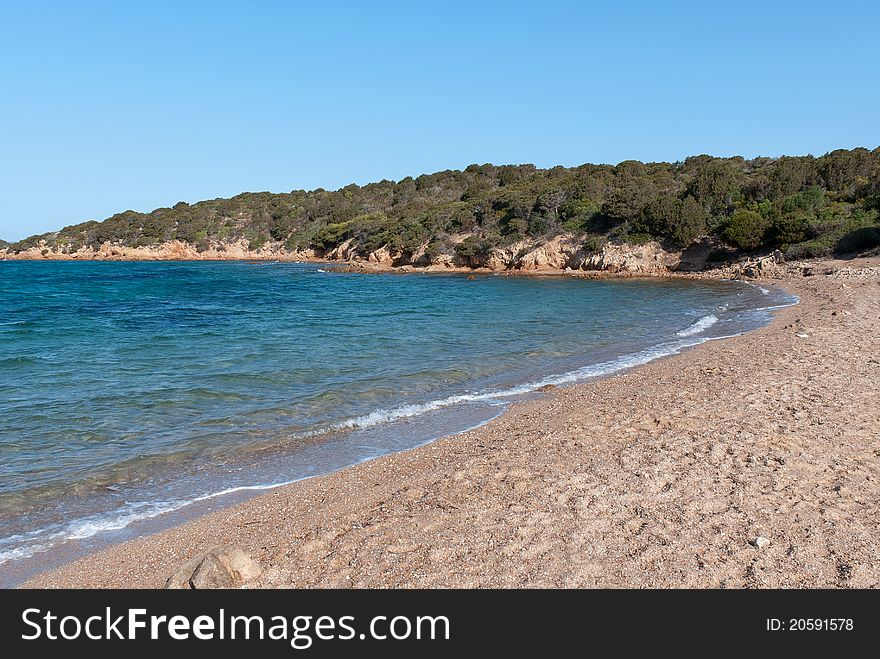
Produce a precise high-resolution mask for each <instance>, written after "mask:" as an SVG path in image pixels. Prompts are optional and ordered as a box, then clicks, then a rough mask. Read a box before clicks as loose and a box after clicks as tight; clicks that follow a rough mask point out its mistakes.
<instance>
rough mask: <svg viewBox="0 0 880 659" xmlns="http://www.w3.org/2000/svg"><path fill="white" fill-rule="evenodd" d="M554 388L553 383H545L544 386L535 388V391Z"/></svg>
mask: <svg viewBox="0 0 880 659" xmlns="http://www.w3.org/2000/svg"><path fill="white" fill-rule="evenodd" d="M556 388H557V387H556V385H555V384H545V385H544V386H542V387H538V388H537V389H535V391H542V392H543V391H553V390H554V389H556Z"/></svg>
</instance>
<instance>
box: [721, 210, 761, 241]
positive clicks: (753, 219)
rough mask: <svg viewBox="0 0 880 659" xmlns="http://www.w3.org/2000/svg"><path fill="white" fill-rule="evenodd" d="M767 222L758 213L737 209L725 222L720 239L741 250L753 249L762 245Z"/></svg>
mask: <svg viewBox="0 0 880 659" xmlns="http://www.w3.org/2000/svg"><path fill="white" fill-rule="evenodd" d="M767 228H768V222H767V220H766V219H764V217H763V216H762V215H761V214H760V213H756V212H755V211H751V210H746V209H745V208H739V209H737V210H736V211H735V212H734V214H733V216H732V217H731V218H730V219H729V220H728V221H727V224H726V226H725V228H724V231H723V232H722V234H721V235H722V238H724V240H726V241H727V242H729V243H732V244H734V245H736V246H737V247H740V248H741V249H755V248H757V247H760V246H761V245H762V244H763V243H764V234H765V233H766V232H767Z"/></svg>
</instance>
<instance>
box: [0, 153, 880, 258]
mask: <svg viewBox="0 0 880 659" xmlns="http://www.w3.org/2000/svg"><path fill="white" fill-rule="evenodd" d="M878 216H880V147H878V148H876V149H874V150H873V151H869V150H868V149H864V148H856V149H852V150H843V149H841V150H837V151H832V152H830V153H828V154H825V155H823V156H820V157H813V156H795V157H788V156H784V157H780V158H763V157H762V158H754V159H751V160H746V159H744V158H741V157H732V158H716V157H711V156H707V155H700V156H693V157H690V158H687V159H686V160H684V161H683V162H675V163H666V162H660V163H642V162H639V161H635V160H628V161H624V162H621V163H619V164H618V165H616V166H614V165H591V164H586V165H581V166H579V167H571V168H566V167H553V168H550V169H539V168H537V167H535V166H533V165H500V166H497V165H490V164H486V165H471V166H469V167H467V168H466V169H464V170H463V171H457V170H447V171H442V172H436V173H434V174H424V175H422V176H417V177H415V178H412V177H407V178H404V179H402V180H400V181H396V182H395V181H388V180H384V181H380V182H378V183H371V184H369V185H365V186H358V185H354V184H352V185H348V186H346V187H344V188H341V189H339V190H336V191H332V192H330V191H327V190H323V189H317V190H312V191H304V190H294V191H292V192H289V193H280V194H275V193H268V192H258V193H244V194H240V195H237V196H235V197H232V198H231V199H215V200H212V201H202V202H199V203H196V204H187V203H184V202H180V203H178V204H176V205H174V206H172V207H170V208H157V209H156V210H154V211H152V212H150V213H139V212H134V211H125V212H122V213H118V214H116V215H114V216H112V217H110V218H108V219H106V220H104V221H103V222H97V221H90V222H84V223H82V224H76V225H73V226H68V227H65V228H63V229H61V230H60V231H58V232H53V233H49V234H43V235H39V236H33V237H31V238H27V239H25V240H22V241H20V242H17V243H14V244H12V245H9V246H8V249H9V250H10V252H17V251H21V250H26V249H28V248H32V247H34V246H37V245H39V244H40V241H45V243H46V247H49V248H51V249H52V250H53V251H60V252H64V253H70V252H74V251H76V250H80V249H82V248H92V249H98V248H99V247H100V246H101V245H102V244H104V243H110V244H114V245H121V246H127V247H149V246H155V245H161V244H162V243H166V242H168V241H173V240H177V241H182V242H184V243H188V244H190V245H192V246H194V247H195V248H196V249H197V250H199V251H203V250H207V249H212V248H218V247H219V248H220V249H222V248H223V245H227V244H231V243H234V242H238V241H245V242H246V244H247V246H248V247H249V248H250V249H258V248H260V247H262V246H264V245H270V244H271V245H277V246H281V247H283V248H284V249H286V250H289V251H302V250H305V249H307V248H311V249H314V250H315V251H316V252H317V253H318V254H322V253H326V252H328V251H329V250H332V249H334V248H335V247H337V246H339V245H340V244H342V243H344V242H346V241H349V243H348V244H349V245H350V246H352V248H353V249H354V250H355V252H356V253H358V254H364V255H366V254H368V253H370V252H372V251H374V250H376V249H378V248H381V247H383V246H386V247H387V248H388V250H389V251H390V252H393V253H396V254H401V255H404V256H405V255H408V254H413V253H415V252H416V251H418V250H420V251H421V252H422V253H424V254H428V255H437V254H455V255H458V256H461V257H464V258H469V259H471V258H473V257H475V256H476V257H479V256H480V255H485V254H488V253H490V252H492V250H495V249H498V248H503V247H504V246H506V245H511V244H514V243H516V242H517V241H523V240H527V241H531V242H538V243H539V242H540V241H545V240H549V239H551V238H553V237H554V236H556V235H559V234H567V235H573V236H575V237H576V239H577V240H579V241H582V244H583V245H584V246H585V248H587V249H599V248H601V247H602V246H603V245H604V244H605V243H606V242H608V241H611V242H615V243H628V244H642V243H645V242H648V241H651V240H657V241H659V242H660V243H661V244H662V245H663V246H664V247H665V248H667V249H676V248H683V247H685V246H687V245H689V244H691V243H692V242H693V241H695V240H698V239H706V238H708V239H709V240H710V241H711V243H712V246H713V255H714V258H716V259H718V260H723V259H726V258H731V257H735V256H736V255H737V254H740V253H748V252H753V251H761V250H775V249H778V250H781V251H782V252H783V254H784V255H785V256H786V258H789V259H797V258H806V257H817V256H827V255H831V254H834V253H844V252H846V253H851V252H857V251H864V250H869V249H872V248H874V247H877V246H878V245H880V223H878ZM0 248H2V247H0Z"/></svg>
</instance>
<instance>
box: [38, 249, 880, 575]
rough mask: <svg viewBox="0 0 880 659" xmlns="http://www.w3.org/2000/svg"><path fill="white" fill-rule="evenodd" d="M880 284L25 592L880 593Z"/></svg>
mask: <svg viewBox="0 0 880 659" xmlns="http://www.w3.org/2000/svg"><path fill="white" fill-rule="evenodd" d="M877 265H878V263H877V259H874V260H873V261H868V262H864V261H863V262H861V263H849V264H836V265H835V266H834V267H835V268H837V271H836V272H835V274H833V275H825V274H820V273H821V272H823V269H822V268H814V272H816V273H817V274H814V275H813V276H809V277H801V276H799V275H798V274H797V273H798V272H799V270H798V269H795V268H792V269H790V272H789V274H788V275H780V276H784V277H786V279H785V281H783V282H781V283H782V285H783V286H784V287H785V288H787V289H788V290H790V291H791V292H794V293H796V294H798V295H800V296H801V299H802V301H801V304H800V305H798V306H797V307H792V308H788V309H784V310H782V311H780V312H779V313H778V315H777V317H776V319H775V320H774V321H773V322H772V323H771V324H770V325H769V326H767V327H765V328H762V329H760V330H757V331H755V332H752V333H749V334H747V335H744V336H741V337H737V338H733V339H727V340H724V341H713V342H709V343H706V344H704V345H702V346H699V347H697V348H695V349H692V350H689V351H687V352H685V353H683V354H681V355H678V356H675V357H671V358H667V359H663V360H660V361H657V362H653V363H651V364H648V365H645V366H642V367H640V368H637V369H634V370H631V371H628V372H626V373H623V374H620V375H617V376H614V377H610V378H607V379H603V380H600V381H596V382H592V383H587V384H581V385H576V386H572V387H569V388H565V389H558V390H555V391H552V392H549V393H547V394H545V395H544V396H542V397H541V398H540V399H537V400H533V401H528V402H525V403H520V404H518V405H515V406H513V407H512V408H511V409H510V410H509V411H508V412H506V413H505V414H504V415H502V416H501V417H500V418H499V419H497V420H495V421H494V422H492V423H490V424H488V425H486V426H484V427H482V428H479V429H477V430H474V431H471V432H466V433H463V434H461V435H456V436H453V437H448V438H445V439H441V440H439V441H436V442H434V443H432V444H429V445H427V446H424V447H421V448H418V449H414V450H410V451H406V452H402V453H397V454H394V455H390V456H386V457H383V458H379V459H376V460H373V461H371V462H367V463H363V464H361V465H358V466H355V467H351V468H348V469H345V470H343V471H340V472H337V473H335V474H330V475H327V476H322V477H319V478H315V479H311V480H307V481H302V482H299V483H296V484H294V485H291V486H287V487H284V488H280V489H278V490H274V491H272V492H271V493H269V494H266V495H263V496H260V497H257V498H254V499H251V500H249V501H247V502H245V503H243V504H240V505H238V506H235V507H232V508H228V509H224V510H221V511H219V512H216V513H213V514H211V515H209V516H206V517H203V518H200V519H197V520H195V521H193V522H189V523H187V524H184V525H182V526H179V527H175V528H172V529H169V530H167V531H164V532H161V533H159V534H156V535H152V536H148V537H144V538H140V539H137V540H134V541H130V542H128V543H125V544H122V545H117V546H113V547H110V548H108V549H105V550H103V551H101V552H99V553H96V554H93V555H90V556H86V557H84V558H82V559H79V560H77V561H75V562H73V563H71V564H68V565H66V566H64V567H62V568H60V569H58V570H55V571H53V572H50V573H46V574H43V575H40V576H38V577H36V578H34V579H32V580H31V581H30V582H28V583H27V584H26V585H27V586H32V587H161V586H162V585H163V584H164V582H165V580H166V578H167V577H168V576H169V575H170V574H171V573H172V572H174V570H175V569H176V568H177V567H178V566H179V565H180V564H181V563H183V562H184V561H186V560H187V559H189V558H191V557H192V556H194V555H196V554H198V553H199V552H200V551H203V550H206V549H208V548H210V547H213V546H217V545H235V546H237V547H240V548H242V549H243V550H244V551H246V552H247V553H248V554H250V555H251V556H252V557H253V558H255V559H256V560H257V561H258V562H259V563H260V564H261V566H262V568H263V573H262V575H261V576H260V577H258V578H256V579H254V580H252V581H250V582H248V583H247V584H246V587H270V588H271V587H330V586H332V587H627V588H630V587H639V588H641V587H651V588H653V587H876V586H878V585H880V268H878V267H877ZM864 266H873V267H864ZM774 283H777V284H779V283H780V282H779V281H774ZM758 538H761V539H762V540H760V541H758ZM768 541H769V542H768Z"/></svg>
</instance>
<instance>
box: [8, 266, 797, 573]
mask: <svg viewBox="0 0 880 659" xmlns="http://www.w3.org/2000/svg"><path fill="white" fill-rule="evenodd" d="M796 302H797V299H796V298H795V297H793V296H791V295H789V294H787V293H786V292H784V291H782V290H781V289H777V288H773V287H766V286H757V285H754V284H748V283H744V282H739V281H714V280H713V281H710V280H696V279H695V280H684V279H662V278H654V279H608V280H595V279H581V278H577V277H513V276H499V275H495V276H493V275H477V276H466V275H461V274H448V275H447V274H434V273H431V274H405V275H401V274H370V275H365V274H357V273H345V272H334V271H332V269H331V268H330V266H328V265H322V264H315V263H276V262H231V261H224V262H53V261H39V262H33V261H2V262H0V585H8V584H10V583H12V581H14V579H13V578H12V577H7V578H6V579H5V580H4V577H3V574H4V572H6V573H7V575H11V574H13V573H15V574H21V570H20V569H18V571H16V569H17V568H16V566H19V567H20V565H21V564H22V562H26V563H27V564H28V565H30V572H34V571H35V570H38V569H40V568H41V567H45V566H49V565H51V564H55V563H57V562H58V561H59V560H67V559H69V558H73V557H76V556H77V555H81V554H82V553H84V552H87V551H90V550H94V549H95V548H98V547H100V546H103V545H106V544H108V543H112V542H118V541H121V540H125V539H128V538H130V537H133V536H135V535H137V534H139V533H143V532H146V531H149V530H155V529H156V528H157V527H159V526H161V524H162V523H171V520H174V519H177V518H176V517H175V514H177V515H178V517H179V515H180V514H181V513H189V514H191V515H192V514H196V513H197V512H198V511H205V510H209V509H216V507H217V506H219V505H224V504H225V503H227V502H235V501H239V500H241V499H242V498H244V497H247V496H252V495H253V494H257V493H260V492H264V491H267V490H270V489H271V488H274V487H278V486H280V485H283V484H287V483H291V482H294V481H297V480H300V479H303V478H308V477H312V476H316V475H320V474H326V473H328V472H331V471H334V470H338V469H341V468H344V467H347V466H350V465H353V464H356V463H358V462H361V461H364V460H369V459H371V458H375V457H378V456H381V455H384V454H387V453H390V452H393V451H400V450H405V449H408V448H412V447H415V446H419V445H422V444H425V443H427V442H430V441H432V440H434V439H436V438H438V437H442V436H446V435H449V434H453V433H456V432H461V431H464V430H467V429H470V428H474V427H477V426H479V425H482V424H484V423H486V422H488V421H490V420H491V419H493V418H495V417H497V416H498V415H500V414H501V413H502V412H503V411H504V409H505V408H506V407H507V406H509V405H510V404H511V403H512V402H515V401H518V400H522V399H526V398H530V397H535V396H538V395H543V394H540V393H536V389H538V388H540V387H542V386H544V385H548V384H552V385H557V386H565V385H569V384H572V383H576V382H584V381H588V380H591V379H595V378H601V377H603V376H607V375H610V374H614V373H618V372H620V371H623V370H625V369H628V368H632V367H634V366H638V365H640V364H644V363H647V362H650V361H652V360H655V359H658V358H662V357H666V356H669V355H674V354H676V353H679V352H681V351H682V350H686V349H688V348H691V347H693V346H696V345H699V344H700V343H703V342H705V341H710V340H715V339H722V338H725V337H730V336H735V335H738V334H742V333H744V332H748V331H750V330H753V329H755V328H758V327H760V326H762V325H764V324H766V323H767V322H768V321H769V320H770V319H771V316H772V313H773V311H774V310H775V309H778V308H781V307H783V306H788V305H791V304H794V303H796ZM163 520H165V522H163ZM145 522H150V524H151V525H150V524H147V525H146V526H145ZM59 556H60V557H62V558H61V559H59V558H58V557H59ZM52 557H54V558H52Z"/></svg>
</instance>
